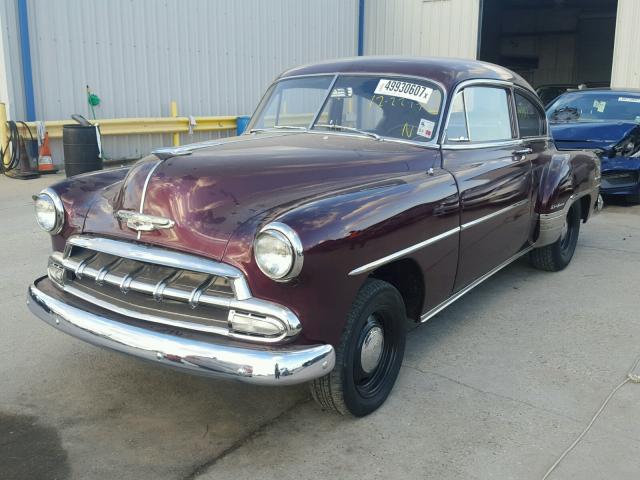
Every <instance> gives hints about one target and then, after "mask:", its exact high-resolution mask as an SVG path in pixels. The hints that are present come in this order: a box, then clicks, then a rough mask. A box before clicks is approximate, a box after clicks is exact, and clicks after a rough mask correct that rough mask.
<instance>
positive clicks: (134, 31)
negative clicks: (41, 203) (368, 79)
mask: <svg viewBox="0 0 640 480" xmlns="http://www.w3.org/2000/svg"><path fill="white" fill-rule="evenodd" d="M0 3H1V4H2V6H0V14H1V15H2V16H3V24H6V25H7V27H8V28H7V29H5V31H4V32H3V35H4V38H3V39H4V43H5V50H6V51H8V53H9V56H10V58H9V62H10V67H11V72H12V79H11V83H12V88H13V92H12V96H13V99H14V105H13V114H14V115H13V116H14V118H24V106H23V103H24V99H23V98H22V96H21V92H22V83H21V78H20V74H21V70H20V56H19V34H18V22H17V8H16V5H15V4H16V0H3V1H2V2H0ZM28 9H29V24H30V37H31V53H32V65H33V80H34V89H35V96H36V98H35V103H36V112H37V116H38V119H42V120H54V119H56V120H57V119H65V118H69V115H70V114H71V113H74V112H78V113H81V114H84V115H85V116H87V115H88V107H87V101H86V93H85V85H87V84H88V85H90V86H91V89H92V90H93V91H95V92H96V93H97V94H98V95H99V96H100V98H101V99H102V104H101V105H100V106H99V107H97V109H96V110H97V111H96V115H97V116H98V117H99V118H115V117H145V116H151V117H156V116H168V115H169V103H170V101H171V100H176V101H177V102H178V109H179V113H180V114H181V115H194V116H197V115H235V114H251V113H252V111H253V109H254V107H255V106H256V104H257V102H258V100H259V99H260V96H261V95H262V93H263V91H264V90H265V88H266V87H267V86H268V84H269V83H270V82H271V80H273V78H274V77H275V76H276V75H277V74H278V73H280V72H281V71H282V70H284V69H286V68H288V67H292V66H295V65H300V64H304V63H309V62H314V61H318V60H324V59H330V58H336V57H344V56H352V55H355V53H356V47H357V45H356V44H357V19H358V2H357V0H348V1H344V0H313V1H299V0H269V1H262V0H242V1H228V0H190V1H188V2H186V1H179V0H109V1H101V0H56V1H55V2H53V1H50V0H29V1H28ZM212 135H213V136H215V135H216V134H206V138H210V137H211V136H212ZM203 136H205V134H201V135H198V136H197V138H191V139H190V138H188V137H187V136H186V135H185V136H183V137H184V138H183V142H185V143H186V142H187V141H191V140H193V141H196V140H200V139H202V137H203ZM194 137H195V136H194ZM170 141H171V140H170V136H169V135H166V136H164V138H163V137H162V136H128V137H118V138H106V139H105V151H106V153H107V155H109V156H111V157H113V158H120V157H135V156H140V155H144V154H146V153H147V152H148V151H149V150H151V149H152V148H154V147H157V146H160V145H168V144H170ZM54 153H55V151H54Z"/></svg>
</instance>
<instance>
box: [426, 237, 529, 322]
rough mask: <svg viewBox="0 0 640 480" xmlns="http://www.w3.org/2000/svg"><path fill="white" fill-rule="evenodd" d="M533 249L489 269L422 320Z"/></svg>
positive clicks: (527, 249) (430, 311)
mask: <svg viewBox="0 0 640 480" xmlns="http://www.w3.org/2000/svg"><path fill="white" fill-rule="evenodd" d="M531 250H533V247H527V248H525V249H524V250H520V251H519V252H518V253H516V254H515V255H514V256H513V257H511V258H509V259H507V260H505V261H504V262H502V263H501V264H500V265H498V266H497V267H495V268H494V269H493V270H491V271H489V272H488V273H485V274H484V275H483V276H481V277H479V278H477V279H475V280H474V281H473V282H471V283H470V284H469V285H467V286H466V287H464V288H463V289H462V290H460V291H458V292H456V293H455V294H453V295H452V296H450V297H449V298H447V299H446V300H445V301H444V302H442V303H441V304H440V305H438V306H437V307H435V308H432V309H431V310H429V311H428V312H427V313H425V314H424V315H422V316H421V317H420V322H421V323H424V322H426V321H427V320H429V319H430V318H431V317H433V316H434V315H436V314H438V313H440V312H441V311H442V310H444V309H445V308H447V307H448V306H449V305H451V304H452V303H453V302H455V301H456V300H458V299H459V298H460V297H462V296H463V295H464V294H465V293H467V292H469V291H471V290H473V289H474V288H475V287H477V286H478V285H480V284H481V283H482V282H484V281H485V280H486V279H488V278H489V277H491V276H493V275H494V274H496V273H498V272H499V271H500V270H502V269H503V268H504V267H506V266H507V265H509V264H510V263H512V262H515V261H516V260H517V259H519V258H520V257H522V256H523V255H526V254H527V253H529V252H530V251H531Z"/></svg>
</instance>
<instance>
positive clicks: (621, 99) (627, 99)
mask: <svg viewBox="0 0 640 480" xmlns="http://www.w3.org/2000/svg"><path fill="white" fill-rule="evenodd" d="M618 101H619V102H631V103H640V98H634V97H618Z"/></svg>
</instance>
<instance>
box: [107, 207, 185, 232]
mask: <svg viewBox="0 0 640 480" xmlns="http://www.w3.org/2000/svg"><path fill="white" fill-rule="evenodd" d="M116 217H118V219H120V220H122V221H126V222H127V227H129V228H130V229H132V230H135V231H137V232H152V231H153V230H160V229H165V228H171V227H173V226H174V225H175V224H176V222H174V221H173V220H171V219H170V218H164V217H156V216H154V215H145V214H144V213H138V212H134V211H132V210H118V212H117V213H116Z"/></svg>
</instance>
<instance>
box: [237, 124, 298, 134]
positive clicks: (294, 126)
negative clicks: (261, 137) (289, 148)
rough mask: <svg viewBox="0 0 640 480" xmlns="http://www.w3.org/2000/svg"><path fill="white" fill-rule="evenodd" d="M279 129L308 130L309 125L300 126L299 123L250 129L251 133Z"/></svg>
mask: <svg viewBox="0 0 640 480" xmlns="http://www.w3.org/2000/svg"><path fill="white" fill-rule="evenodd" d="M278 129H285V130H306V129H307V127H300V126H297V125H274V126H273V127H269V128H252V129H251V130H249V133H255V132H268V131H270V130H278Z"/></svg>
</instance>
